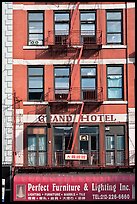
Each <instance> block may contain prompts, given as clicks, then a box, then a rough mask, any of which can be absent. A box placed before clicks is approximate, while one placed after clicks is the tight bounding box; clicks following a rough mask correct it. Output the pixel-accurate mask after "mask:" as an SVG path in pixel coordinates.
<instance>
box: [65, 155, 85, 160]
mask: <svg viewBox="0 0 137 204" xmlns="http://www.w3.org/2000/svg"><path fill="white" fill-rule="evenodd" d="M65 160H87V154H65Z"/></svg>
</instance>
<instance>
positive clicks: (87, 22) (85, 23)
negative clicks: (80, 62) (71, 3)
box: [80, 11, 96, 44]
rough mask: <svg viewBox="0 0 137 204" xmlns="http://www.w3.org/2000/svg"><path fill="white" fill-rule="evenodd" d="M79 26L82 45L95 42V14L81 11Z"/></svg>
mask: <svg viewBox="0 0 137 204" xmlns="http://www.w3.org/2000/svg"><path fill="white" fill-rule="evenodd" d="M80 25H81V40H82V43H84V44H90V43H95V42H96V12H95V11H81V13H80Z"/></svg>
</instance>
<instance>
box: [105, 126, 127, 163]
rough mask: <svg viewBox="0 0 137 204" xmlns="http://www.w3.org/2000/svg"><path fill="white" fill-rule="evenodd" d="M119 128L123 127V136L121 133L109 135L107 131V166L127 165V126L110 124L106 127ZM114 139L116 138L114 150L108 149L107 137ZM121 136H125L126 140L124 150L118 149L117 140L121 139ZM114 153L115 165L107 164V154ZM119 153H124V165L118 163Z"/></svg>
mask: <svg viewBox="0 0 137 204" xmlns="http://www.w3.org/2000/svg"><path fill="white" fill-rule="evenodd" d="M119 126H121V127H123V134H121V133H117V132H115V133H114V134H113V133H109V132H108V130H105V165H106V166H120V165H121V166H124V165H125V164H126V153H127V151H126V126H125V124H119V125H111V124H108V125H105V127H110V128H111V127H115V128H118V127H119ZM109 136H110V137H112V136H113V138H114V140H113V141H114V148H113V149H107V144H106V138H107V137H109ZM119 136H123V138H124V141H123V142H124V149H120V150H119V149H118V148H117V141H118V140H117V138H118V137H119ZM112 152H113V154H114V164H108V163H107V158H106V157H107V153H112ZM118 152H122V153H123V155H124V160H123V163H121V164H119V163H118V161H117V158H118V156H117V153H118Z"/></svg>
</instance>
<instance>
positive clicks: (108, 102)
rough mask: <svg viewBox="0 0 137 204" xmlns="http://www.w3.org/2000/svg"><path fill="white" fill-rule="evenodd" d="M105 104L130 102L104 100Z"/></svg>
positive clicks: (125, 102)
mask: <svg viewBox="0 0 137 204" xmlns="http://www.w3.org/2000/svg"><path fill="white" fill-rule="evenodd" d="M103 104H107V105H108V104H114V105H115V104H128V102H127V101H103Z"/></svg>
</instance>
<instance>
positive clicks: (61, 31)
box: [54, 11, 70, 44]
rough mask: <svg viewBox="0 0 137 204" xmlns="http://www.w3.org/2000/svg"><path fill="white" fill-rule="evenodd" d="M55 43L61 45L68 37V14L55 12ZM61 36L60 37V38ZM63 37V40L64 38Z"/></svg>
mask: <svg viewBox="0 0 137 204" xmlns="http://www.w3.org/2000/svg"><path fill="white" fill-rule="evenodd" d="M54 15H55V17H54V19H55V43H58V44H62V43H64V41H66V39H67V36H68V35H69V24H70V22H69V12H64V11H58V12H55V14H54ZM61 36H62V37H61ZM64 36H65V38H64Z"/></svg>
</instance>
